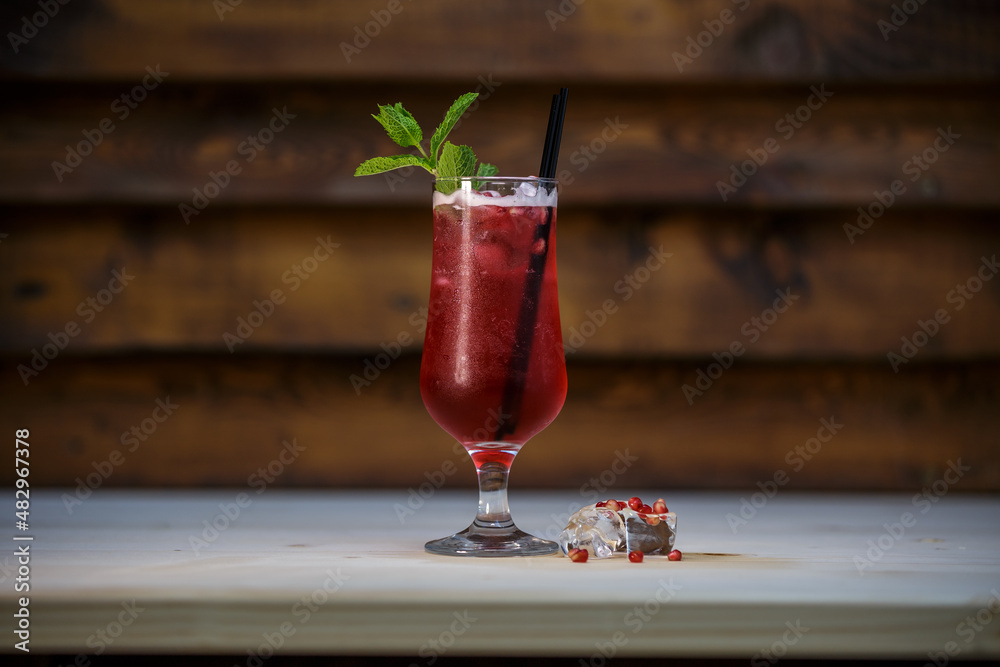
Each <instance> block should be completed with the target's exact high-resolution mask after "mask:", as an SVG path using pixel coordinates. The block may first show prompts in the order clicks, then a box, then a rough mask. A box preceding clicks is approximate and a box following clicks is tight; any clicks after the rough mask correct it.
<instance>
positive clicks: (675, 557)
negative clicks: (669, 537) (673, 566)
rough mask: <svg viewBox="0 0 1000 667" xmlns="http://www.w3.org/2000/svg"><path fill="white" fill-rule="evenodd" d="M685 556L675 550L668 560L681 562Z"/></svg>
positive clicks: (668, 556) (669, 554)
mask: <svg viewBox="0 0 1000 667" xmlns="http://www.w3.org/2000/svg"><path fill="white" fill-rule="evenodd" d="M683 555H684V554H682V553H681V552H680V550H679V549H674V550H673V551H671V552H670V553H668V554H667V558H668V559H669V560H680V559H681V558H682V557H683Z"/></svg>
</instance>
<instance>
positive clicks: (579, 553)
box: [566, 549, 590, 563]
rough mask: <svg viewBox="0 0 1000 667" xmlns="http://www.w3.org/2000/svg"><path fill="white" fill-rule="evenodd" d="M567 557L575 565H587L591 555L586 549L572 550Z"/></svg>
mask: <svg viewBox="0 0 1000 667" xmlns="http://www.w3.org/2000/svg"><path fill="white" fill-rule="evenodd" d="M566 555H567V556H569V559H570V560H571V561H573V562H574V563H586V562H587V558H589V557H590V553H588V552H587V550H586V549H570V550H569V553H567V554H566Z"/></svg>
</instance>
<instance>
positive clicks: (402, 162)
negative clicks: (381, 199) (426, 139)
mask: <svg viewBox="0 0 1000 667" xmlns="http://www.w3.org/2000/svg"><path fill="white" fill-rule="evenodd" d="M409 166H416V167H423V168H424V169H426V170H427V171H429V172H431V173H434V172H433V169H432V168H431V166H430V164H429V163H428V161H427V158H422V157H418V156H416V155H389V156H387V157H373V158H372V159H370V160H365V161H364V162H362V163H361V164H360V165H358V168H357V169H356V170H355V171H354V175H355V176H371V175H372V174H381V173H382V172H384V171H392V170H393V169H399V168H400V167H409Z"/></svg>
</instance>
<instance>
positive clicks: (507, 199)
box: [434, 179, 556, 207]
mask: <svg viewBox="0 0 1000 667" xmlns="http://www.w3.org/2000/svg"><path fill="white" fill-rule="evenodd" d="M462 185H463V187H462V188H459V189H458V190H455V191H454V192H452V193H451V194H447V195H446V194H444V193H442V192H438V191H437V190H435V191H434V206H435V207H437V206H555V205H556V192H555V191H553V192H545V191H544V190H542V191H539V188H538V185H537V183H535V182H532V181H531V180H530V179H526V180H525V181H524V182H522V183H521V184H520V185H518V188H517V191H516V192H515V193H513V194H508V195H502V196H501V195H500V194H499V193H496V192H490V191H485V192H478V191H476V190H472V189H471V184H468V183H463V184H462ZM465 186H469V187H465Z"/></svg>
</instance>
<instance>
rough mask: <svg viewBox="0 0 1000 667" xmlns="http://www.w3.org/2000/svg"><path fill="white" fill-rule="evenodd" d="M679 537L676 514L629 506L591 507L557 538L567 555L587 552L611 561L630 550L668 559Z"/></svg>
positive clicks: (570, 521) (571, 521) (571, 522)
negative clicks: (615, 556)
mask: <svg viewBox="0 0 1000 667" xmlns="http://www.w3.org/2000/svg"><path fill="white" fill-rule="evenodd" d="M676 536H677V515H676V514H674V513H673V512H664V513H662V514H649V513H642V514H640V513H639V512H636V511H635V510H632V509H629V508H628V507H625V508H623V509H620V510H617V511H616V510H612V509H608V508H606V507H597V506H596V505H587V506H586V507H583V508H581V509H579V510H578V511H577V512H576V513H575V514H574V515H573V516H571V517H570V518H569V523H567V524H566V528H564V529H563V531H562V532H561V533H559V537H558V538H556V539H557V541H558V542H559V548H560V549H561V550H562V552H563V555H566V554H568V553H569V550H570V549H586V550H587V551H588V552H589V553H590V556H591V557H592V558H610V557H611V556H613V555H615V554H616V553H621V554H624V553H628V552H630V551H641V552H643V553H644V554H656V555H660V554H662V555H664V556H666V555H667V554H668V553H670V551H671V550H672V549H673V548H674V539H675V538H676Z"/></svg>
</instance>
